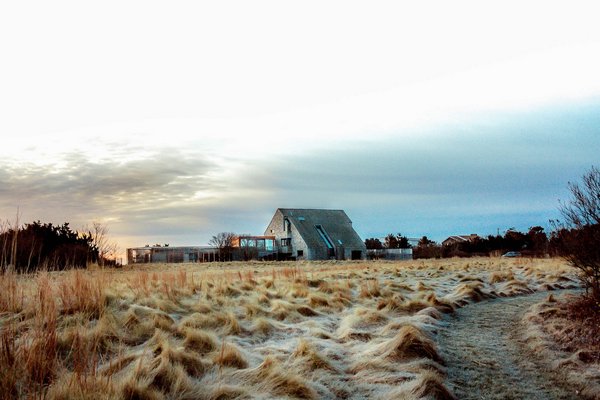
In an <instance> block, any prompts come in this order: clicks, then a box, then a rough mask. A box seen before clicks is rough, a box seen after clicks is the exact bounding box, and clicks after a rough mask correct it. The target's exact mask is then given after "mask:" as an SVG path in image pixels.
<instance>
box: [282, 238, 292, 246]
mask: <svg viewBox="0 0 600 400" xmlns="http://www.w3.org/2000/svg"><path fill="white" fill-rule="evenodd" d="M281 245H282V246H291V245H292V239H290V238H285V239H281Z"/></svg>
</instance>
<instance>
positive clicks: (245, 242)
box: [240, 239, 248, 247]
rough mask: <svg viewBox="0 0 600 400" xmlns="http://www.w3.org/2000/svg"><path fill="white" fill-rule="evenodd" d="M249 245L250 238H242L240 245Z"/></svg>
mask: <svg viewBox="0 0 600 400" xmlns="http://www.w3.org/2000/svg"><path fill="white" fill-rule="evenodd" d="M246 246H248V239H240V247H246Z"/></svg>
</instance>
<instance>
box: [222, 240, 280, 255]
mask: <svg viewBox="0 0 600 400" xmlns="http://www.w3.org/2000/svg"><path fill="white" fill-rule="evenodd" d="M278 254H279V250H278V248H277V244H276V239H275V236H251V235H240V236H237V237H235V239H233V259H234V260H235V261H240V260H244V261H245V260H276V259H278Z"/></svg>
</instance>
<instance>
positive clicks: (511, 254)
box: [502, 251, 521, 257]
mask: <svg viewBox="0 0 600 400" xmlns="http://www.w3.org/2000/svg"><path fill="white" fill-rule="evenodd" d="M502 257H521V253H519V252H518V251H509V252H507V253H504V254H502Z"/></svg>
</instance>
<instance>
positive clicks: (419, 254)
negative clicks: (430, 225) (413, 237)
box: [413, 236, 442, 259]
mask: <svg viewBox="0 0 600 400" xmlns="http://www.w3.org/2000/svg"><path fill="white" fill-rule="evenodd" d="M441 256H442V247H441V246H440V245H439V244H437V243H436V242H434V241H433V240H430V239H429V238H428V237H427V236H423V237H422V238H421V239H419V243H418V244H417V247H416V248H414V249H413V258H414V259H418V258H440V257H441Z"/></svg>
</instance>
